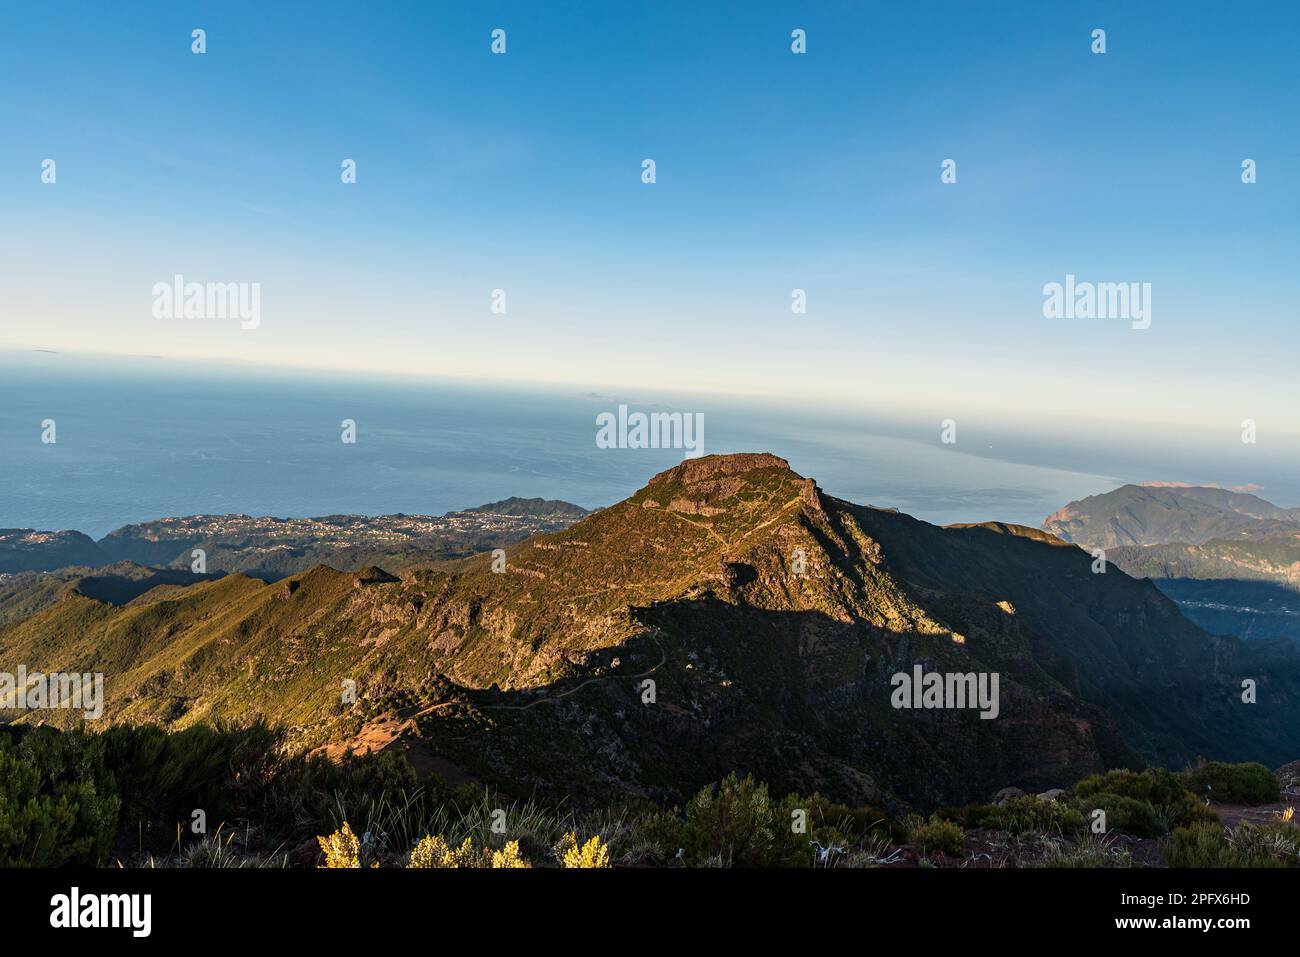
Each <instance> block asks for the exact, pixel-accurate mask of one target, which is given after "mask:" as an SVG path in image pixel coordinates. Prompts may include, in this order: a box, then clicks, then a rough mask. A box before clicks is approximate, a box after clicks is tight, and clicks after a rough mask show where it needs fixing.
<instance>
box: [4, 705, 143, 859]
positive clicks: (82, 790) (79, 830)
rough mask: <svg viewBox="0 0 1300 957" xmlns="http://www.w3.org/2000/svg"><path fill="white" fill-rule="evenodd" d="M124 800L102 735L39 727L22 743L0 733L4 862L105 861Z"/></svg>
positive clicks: (28, 734) (27, 735)
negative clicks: (119, 794) (107, 758)
mask: <svg viewBox="0 0 1300 957" xmlns="http://www.w3.org/2000/svg"><path fill="white" fill-rule="evenodd" d="M120 804H121V802H120V799H119V797H118V795H117V792H116V782H115V779H114V776H113V775H112V774H111V773H109V770H108V767H107V765H106V763H105V759H104V748H103V743H102V741H100V740H99V738H98V737H97V736H95V735H93V734H88V733H86V732H83V731H71V732H67V733H60V732H58V731H56V730H55V729H53V728H36V729H33V730H32V731H30V732H28V733H27V734H26V736H25V737H24V738H23V740H22V741H21V743H19V744H16V745H15V744H13V743H11V742H10V740H9V739H8V737H7V736H5V737H3V738H0V866H3V867H60V866H63V865H72V866H79V867H94V866H97V865H99V864H102V863H103V862H104V859H105V858H106V857H107V855H108V852H109V848H110V847H111V846H112V841H113V834H114V832H115V831H116V829H117V819H118V810H119V807H120Z"/></svg>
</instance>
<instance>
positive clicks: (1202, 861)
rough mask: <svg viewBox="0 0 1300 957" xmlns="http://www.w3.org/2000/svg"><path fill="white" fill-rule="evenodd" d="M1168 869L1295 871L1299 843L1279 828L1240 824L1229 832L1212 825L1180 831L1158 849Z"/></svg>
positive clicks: (1299, 856) (1299, 860)
mask: <svg viewBox="0 0 1300 957" xmlns="http://www.w3.org/2000/svg"><path fill="white" fill-rule="evenodd" d="M1160 850H1161V852H1162V853H1163V854H1164V857H1165V863H1167V864H1168V865H1169V866H1170V867H1267V868H1273V867H1295V866H1297V865H1300V839H1298V838H1297V836H1296V834H1295V832H1294V829H1292V828H1288V827H1286V826H1285V825H1281V824H1251V823H1249V822H1243V823H1242V824H1239V825H1238V826H1237V827H1235V828H1233V829H1232V830H1231V831H1226V830H1224V829H1223V828H1222V827H1219V826H1218V825H1214V824H1194V825H1192V826H1191V827H1189V828H1188V827H1180V828H1178V829H1177V830H1175V831H1174V833H1173V834H1172V835H1171V836H1170V838H1169V840H1168V841H1166V842H1164V843H1163V844H1162V845H1161V847H1160Z"/></svg>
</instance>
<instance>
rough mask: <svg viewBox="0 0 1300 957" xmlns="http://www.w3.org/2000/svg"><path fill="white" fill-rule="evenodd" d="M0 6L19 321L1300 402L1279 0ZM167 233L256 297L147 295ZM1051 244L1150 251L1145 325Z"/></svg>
mask: <svg viewBox="0 0 1300 957" xmlns="http://www.w3.org/2000/svg"><path fill="white" fill-rule="evenodd" d="M5 20H6V23H5V25H4V29H3V31H0V123H2V124H3V128H4V130H5V131H6V135H5V136H4V137H3V138H0V208H3V209H4V221H5V227H6V228H5V229H4V230H3V231H0V283H2V287H3V299H2V300H0V347H7V348H14V349H27V348H46V349H54V350H61V351H70V350H85V351H105V352H122V353H132V354H144V355H165V356H172V357H178V358H193V359H212V358H230V359H239V360H247V361H252V362H260V363H270V364H292V365H304V366H319V367H322V368H336V369H337V368H341V369H356V370H365V371H391V372H399V373H414V374H431V375H447V374H456V375H470V376H484V377H495V378H504V379H538V380H549V381H559V382H572V383H578V384H583V385H592V386H595V385H606V386H607V385H621V386H636V387H638V388H647V387H655V388H663V389H677V390H690V391H710V390H720V391H731V392H741V393H763V394H765V395H775V396H788V397H791V398H792V399H796V400H807V401H817V402H823V403H828V404H834V405H836V406H839V407H844V408H848V407H855V408H858V407H869V408H872V409H874V410H877V411H886V412H887V411H888V410H889V409H890V408H896V409H906V410H908V411H911V412H915V411H917V410H918V409H925V410H928V409H930V408H931V407H933V409H934V410H935V412H936V413H939V414H958V413H966V412H967V410H974V409H979V410H984V411H985V412H987V413H988V414H990V415H992V414H998V415H1002V416H1005V417H1008V418H1013V419H1014V418H1016V417H1036V418H1037V419H1038V420H1039V421H1040V425H1041V424H1042V422H1043V421H1045V420H1050V417H1051V416H1053V415H1056V416H1070V417H1077V418H1093V419H1098V420H1103V421H1106V420H1113V421H1121V422H1126V423H1127V422H1132V421H1135V420H1137V421H1142V422H1152V423H1162V422H1167V423H1177V424H1180V425H1186V426H1195V427H1198V428H1204V429H1206V430H1208V431H1209V432H1211V433H1215V432H1217V431H1218V430H1220V429H1223V430H1225V433H1232V434H1233V435H1235V433H1236V431H1237V429H1238V424H1239V422H1240V420H1241V419H1242V418H1243V417H1247V416H1250V417H1254V418H1256V419H1258V420H1259V421H1260V422H1261V429H1264V430H1267V429H1273V430H1276V431H1280V432H1289V433H1300V403H1297V402H1296V401H1295V400H1296V398H1297V395H1296V393H1297V388H1296V385H1295V370H1294V365H1295V359H1294V357H1295V355H1296V350H1297V346H1298V345H1300V332H1297V328H1298V325H1300V324H1298V323H1297V319H1298V318H1300V317H1298V316H1297V303H1300V269H1297V268H1296V266H1297V263H1298V262H1300V230H1298V229H1297V224H1298V223H1300V186H1297V178H1296V176H1295V175H1294V167H1295V165H1296V163H1297V162H1298V161H1300V125H1298V124H1297V123H1296V122H1295V120H1296V106H1295V104H1296V102H1297V100H1298V98H1300V97H1298V94H1300V89H1298V87H1300V70H1297V68H1296V66H1295V51H1296V50H1297V49H1300V13H1297V8H1296V7H1295V5H1294V4H1291V3H1281V2H1278V3H1262V4H1252V5H1250V6H1249V7H1248V8H1246V9H1243V10H1241V11H1234V10H1228V9H1225V8H1224V7H1223V6H1222V5H1220V4H1210V3H1179V4H1172V3H1170V4H1163V3H1143V4H1133V3H1109V4H1108V3H1044V4H1029V3H978V4H977V3H926V4H863V3H843V4H837V3H816V4H798V3H744V4H741V3H735V4H695V3H663V2H660V3H653V4H650V3H620V4H613V3H608V4H605V3H547V4H545V5H543V4H538V3H519V4H476V3H454V4H432V3H427V4H425V3H421V4H414V3H412V4H398V3H375V4H349V5H338V4H276V5H274V7H273V8H271V5H268V4H253V3H231V2H223V3H219V4H218V3H186V4H177V3H170V2H169V3H156V4H150V3H134V4H131V5H130V6H129V7H125V8H123V7H118V6H112V7H110V6H105V5H103V4H100V3H86V4H64V3H56V4H46V5H39V6H27V7H24V8H23V9H22V12H21V13H10V14H7V15H6V17H5ZM196 27H202V28H203V29H205V30H206V31H207V44H208V52H207V53H206V54H204V55H202V56H196V55H194V54H192V53H191V52H190V43H191V39H190V31H191V30H192V29H194V28H196ZM497 27H500V28H503V29H505V30H506V31H507V37H508V53H507V54H506V55H505V56H493V55H492V54H491V53H490V50H489V43H490V32H491V30H492V29H494V28H497ZM796 27H799V28H803V29H805V30H806V31H807V35H808V53H807V54H806V55H803V56H796V55H794V54H792V53H791V52H790V31H791V30H792V29H794V28H796ZM1096 27H1101V28H1104V29H1105V30H1106V31H1107V46H1108V50H1107V52H1106V53H1105V54H1104V55H1094V54H1093V53H1091V51H1090V49H1089V45H1090V33H1091V31H1092V30H1093V29H1094V28H1096ZM647 157H650V158H653V159H654V160H655V161H656V164H657V173H658V182H657V183H655V184H654V185H653V186H647V185H644V184H642V183H641V181H640V172H641V161H642V160H643V159H644V158H647ZM45 158H54V159H55V160H56V161H57V163H58V182H57V184H55V185H53V186H50V185H44V184H42V183H41V182H40V163H41V161H42V160H43V159H45ZM345 158H352V159H355V160H356V161H357V164H358V182H357V183H356V184H355V185H344V184H342V183H341V182H340V179H339V165H340V162H341V161H342V160H343V159H345ZM946 158H952V159H955V160H956V162H957V164H958V181H957V183H956V184H953V185H944V184H941V183H940V180H939V172H940V163H941V162H942V161H943V160H944V159H946ZM1244 158H1252V159H1254V160H1256V161H1257V163H1258V169H1259V182H1258V183H1256V184H1255V185H1251V186H1245V185H1243V184H1242V183H1241V181H1240V164H1241V161H1242V160H1243V159H1244ZM177 273H179V274H182V275H184V276H185V277H186V278H187V279H191V280H198V281H213V282H260V283H261V286H262V324H261V327H260V328H258V329H257V330H255V331H244V330H240V329H239V328H238V325H237V324H232V323H223V322H221V321H216V320H159V319H156V318H154V317H153V316H152V314H151V312H150V305H151V294H150V290H151V288H152V286H153V284H154V283H156V282H159V281H165V280H169V279H170V277H171V276H173V275H174V274H177ZM1067 273H1073V274H1075V275H1077V276H1079V277H1080V279H1090V280H1093V281H1136V282H1150V283H1151V284H1152V287H1153V293H1152V296H1153V304H1152V326H1151V328H1150V329H1148V330H1145V331H1134V330H1132V329H1130V328H1129V326H1128V324H1127V323H1125V322H1122V321H1115V320H1048V319H1045V318H1044V317H1043V315H1042V286H1043V284H1044V283H1047V282H1053V281H1062V280H1063V279H1064V277H1065V275H1066V274H1067ZM495 288H502V289H505V290H506V292H507V297H508V298H507V302H508V311H507V314H506V315H504V316H501V315H493V314H492V313H491V312H490V311H489V302H490V294H491V290H493V289H495ZM794 288H803V289H805V290H806V291H807V295H808V303H809V308H808V313H807V315H803V316H795V315H792V314H791V312H790V305H789V304H790V294H791V290H792V289H794Z"/></svg>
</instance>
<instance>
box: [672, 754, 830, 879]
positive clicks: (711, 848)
mask: <svg viewBox="0 0 1300 957" xmlns="http://www.w3.org/2000/svg"><path fill="white" fill-rule="evenodd" d="M799 804H800V799H799V798H797V797H791V798H787V799H786V802H785V803H783V804H782V805H781V806H777V805H775V804H774V803H773V801H772V799H771V798H770V797H769V796H768V793H767V785H766V784H760V783H758V782H756V781H755V780H754V778H753V777H752V776H751V775H746V776H745V777H744V778H740V777H737V776H736V774H735V772H732V773H731V774H728V775H727V776H726V777H725V778H723V779H722V781H721V782H720V783H719V784H717V785H716V786H713V785H710V786H707V787H704V788H701V789H700V790H699V792H698V793H697V794H696V795H695V797H693V798H691V800H690V801H689V802H688V803H687V805H686V826H685V829H684V832H683V847H684V848H685V850H686V856H687V860H688V862H690V863H713V864H721V865H723V866H731V867H764V866H767V867H797V866H805V867H806V866H808V865H809V864H811V862H812V854H811V851H810V850H809V845H808V840H809V838H808V835H807V834H795V833H793V831H792V829H791V826H790V820H791V819H790V811H791V810H792V809H793V808H794V807H796V806H798V805H799Z"/></svg>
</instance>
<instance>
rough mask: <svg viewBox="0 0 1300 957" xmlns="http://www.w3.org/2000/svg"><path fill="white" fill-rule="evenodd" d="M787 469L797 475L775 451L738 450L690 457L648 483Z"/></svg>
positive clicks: (694, 479)
mask: <svg viewBox="0 0 1300 957" xmlns="http://www.w3.org/2000/svg"><path fill="white" fill-rule="evenodd" d="M771 468H778V469H785V470H786V471H787V472H791V473H792V474H793V470H791V468H790V463H789V462H787V461H786V460H785V459H783V458H781V457H780V456H779V455H773V454H772V453H771V452H734V453H732V454H730V455H705V456H703V457H702V458H698V459H686V461H684V462H682V463H680V464H679V465H674V466H673V467H672V468H670V469H665V470H664V471H662V472H660V473H659V474H658V475H656V476H655V477H654V478H652V479H650V481H649V482H648V483H647V485H657V484H661V483H665V482H681V483H683V484H686V485H690V484H693V483H695V482H705V481H708V480H709V479H715V478H720V477H721V476H724V475H739V474H741V473H742V472H753V471H756V470H758V469H771Z"/></svg>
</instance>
